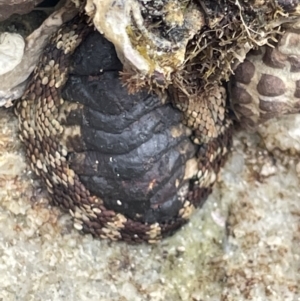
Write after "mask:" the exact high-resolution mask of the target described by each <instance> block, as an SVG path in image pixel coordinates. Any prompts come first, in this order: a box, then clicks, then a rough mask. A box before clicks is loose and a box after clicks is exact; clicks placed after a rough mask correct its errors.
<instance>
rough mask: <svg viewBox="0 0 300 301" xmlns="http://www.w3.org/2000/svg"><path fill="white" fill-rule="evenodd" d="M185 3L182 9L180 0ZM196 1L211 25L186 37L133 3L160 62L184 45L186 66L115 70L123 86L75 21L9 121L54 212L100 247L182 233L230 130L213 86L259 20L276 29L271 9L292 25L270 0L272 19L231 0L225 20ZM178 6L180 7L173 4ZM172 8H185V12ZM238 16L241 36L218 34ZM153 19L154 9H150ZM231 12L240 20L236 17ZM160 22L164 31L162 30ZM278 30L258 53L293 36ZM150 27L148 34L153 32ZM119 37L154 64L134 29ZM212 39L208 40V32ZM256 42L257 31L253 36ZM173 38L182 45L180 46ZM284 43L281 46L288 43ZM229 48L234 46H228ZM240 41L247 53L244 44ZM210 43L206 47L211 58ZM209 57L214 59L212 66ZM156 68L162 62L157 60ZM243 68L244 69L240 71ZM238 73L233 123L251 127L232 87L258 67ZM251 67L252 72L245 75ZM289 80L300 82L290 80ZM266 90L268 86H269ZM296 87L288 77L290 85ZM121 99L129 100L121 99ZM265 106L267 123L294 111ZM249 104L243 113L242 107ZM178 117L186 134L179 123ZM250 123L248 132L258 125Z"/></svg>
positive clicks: (107, 49)
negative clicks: (103, 242) (15, 119)
mask: <svg viewBox="0 0 300 301" xmlns="http://www.w3.org/2000/svg"><path fill="white" fill-rule="evenodd" d="M183 2H184V4H185V5H188V2H187V1H183ZM183 2H182V3H181V4H183ZM200 2H201V3H200V4H201V5H200V6H198V7H197V6H196V4H195V3H192V4H191V5H192V7H193V10H195V8H196V7H197V8H198V9H199V10H201V9H202V10H204V11H205V13H206V17H209V18H208V20H206V23H205V24H204V25H203V24H202V25H201V28H199V32H196V34H194V36H193V38H192V39H190V34H191V27H190V26H189V25H187V24H189V22H187V23H185V19H184V18H183V19H182V18H181V17H182V16H186V15H184V14H180V12H181V11H179V13H176V14H175V15H174V14H173V13H171V14H167V13H164V14H162V15H158V16H155V17H153V19H151V18H149V19H147V20H146V16H151V15H152V16H153V15H154V13H153V12H151V11H150V8H151V5H150V4H151V3H152V4H153V5H152V6H153V7H154V8H155V3H156V2H155V1H149V2H147V5H146V6H145V5H144V4H145V3H144V2H143V3H144V4H143V5H142V6H141V8H142V11H143V14H141V15H142V16H143V17H144V19H145V24H146V23H147V22H149V24H150V25H151V24H153V23H157V22H158V23H157V27H156V29H155V33H156V36H157V32H160V36H159V38H158V39H156V40H155V38H154V36H153V32H152V33H151V34H150V35H149V32H148V34H145V35H144V36H143V33H144V31H145V30H144V29H143V31H142V33H141V36H140V37H145V36H146V38H149V37H153V41H154V42H155V43H154V45H155V47H156V51H160V52H162V53H163V56H164V57H167V56H168V55H170V57H171V58H172V55H173V59H174V53H173V52H176V50H178V47H179V48H180V46H182V45H183V44H184V43H186V39H187V36H188V37H189V43H187V47H186V48H187V49H186V62H185V64H184V65H183V66H182V68H181V69H178V70H176V71H174V72H172V73H169V74H164V73H163V72H164V70H166V68H167V67H168V64H170V62H168V63H166V62H164V63H163V67H164V68H165V69H164V68H163V69H161V70H163V72H162V73H160V72H158V71H157V70H156V69H155V66H154V67H153V69H151V72H152V73H151V74H150V76H147V75H146V76H145V75H144V74H143V75H142V76H141V77H140V78H139V77H138V76H137V74H132V73H130V72H132V70H130V71H129V70H128V69H126V70H123V71H122V82H121V81H120V79H119V75H118V72H119V71H120V70H121V64H120V62H119V61H118V60H117V59H116V57H115V54H114V50H113V47H112V46H111V44H110V43H108V42H106V41H105V40H104V39H103V37H101V36H100V35H98V38H96V35H95V34H90V32H92V31H93V28H92V27H91V26H90V27H89V26H88V25H87V24H86V23H85V17H84V16H81V17H76V18H75V19H73V20H72V21H70V22H69V23H67V24H65V25H64V26H63V27H62V28H61V29H60V30H59V31H58V32H57V33H56V34H55V35H53V36H52V37H51V39H50V41H49V44H48V46H47V47H46V49H45V50H44V52H43V54H42V56H41V58H40V61H39V64H38V66H37V67H36V69H35V71H34V73H33V75H32V78H31V80H30V82H29V85H28V88H27V91H26V92H25V94H24V96H23V98H22V100H21V101H20V102H19V103H18V105H17V108H16V112H17V114H18V116H19V120H20V130H21V138H22V140H23V141H24V143H25V146H26V149H27V155H28V157H29V159H30V161H31V167H32V169H33V170H34V171H35V172H36V173H37V174H38V175H39V176H40V177H41V178H42V179H43V181H44V182H45V183H46V185H47V188H48V191H49V192H50V193H51V194H52V199H53V201H54V203H55V204H56V205H59V206H61V207H62V208H64V209H66V210H68V211H69V212H70V213H71V215H72V216H73V218H74V225H75V227H76V228H77V229H79V230H82V231H83V232H88V233H92V234H93V235H95V236H98V237H101V238H110V239H113V240H125V241H129V242H141V241H147V242H150V243H153V242H156V241H158V240H160V239H161V238H162V237H164V236H166V235H169V234H170V233H172V232H174V231H175V230H176V229H178V228H179V227H180V226H181V225H182V224H184V223H185V222H186V221H187V220H188V218H189V216H190V214H191V213H192V212H193V210H194V209H195V207H198V206H199V205H200V204H202V203H203V201H204V200H205V198H206V197H207V195H208V194H209V193H210V191H211V188H212V185H213V184H214V182H215V180H216V178H217V174H218V172H219V169H220V167H221V166H222V164H223V163H224V162H225V159H226V155H227V153H228V150H229V149H230V146H231V128H232V126H231V124H232V121H231V118H230V116H229V111H228V106H227V104H226V101H227V98H226V89H225V86H224V85H223V83H221V80H228V79H229V72H230V71H231V68H233V67H234V66H237V65H238V64H237V61H236V58H237V57H238V56H239V55H240V56H242V55H241V51H242V50H244V53H246V52H247V51H248V50H249V49H251V48H253V47H254V45H250V42H251V41H252V42H253V43H254V41H253V37H252V36H250V37H249V39H248V40H247V35H248V32H247V30H249V28H251V25H253V28H256V29H258V27H259V22H262V20H263V21H266V20H267V22H268V24H270V23H271V22H272V21H274V22H275V21H276V22H277V23H278V22H279V21H278V20H279V19H277V17H276V13H278V12H283V13H286V14H287V15H286V17H287V18H288V20H289V21H293V18H292V17H290V16H289V15H288V13H289V12H288V11H292V12H294V11H296V10H295V9H296V8H297V6H296V5H292V4H291V5H290V3H288V4H287V5H286V6H284V7H283V6H282V5H281V6H280V5H279V6H278V3H277V2H276V3H275V2H274V4H276V6H275V8H273V10H272V5H271V4H272V3H273V2H272V3H271V2H270V3H271V4H270V3H268V5H267V4H260V5H258V7H254V6H251V5H249V4H244V5H245V7H241V6H240V4H239V2H237V4H232V3H231V4H230V5H229V8H230V7H231V6H232V7H233V8H234V9H233V11H232V12H231V11H228V7H227V13H226V14H225V15H226V18H225V17H224V15H223V19H222V18H221V16H222V13H220V12H219V11H218V10H219V8H222V5H224V7H226V3H225V2H224V3H223V2H220V3H219V2H218V5H217V6H215V7H214V10H212V3H206V1H203V2H202V1H200ZM176 3H177V9H178V3H179V4H180V1H179V2H178V1H176ZM171 4H172V3H171V2H170V1H162V7H163V8H166V7H168V5H171ZM279 4H281V3H279ZM171 6H172V5H171ZM179 7H180V8H182V9H187V10H189V9H188V6H184V7H182V6H180V5H179ZM242 8H243V9H244V11H243V13H244V14H245V15H244V16H247V17H248V20H247V22H248V23H247V24H248V25H249V28H246V29H245V28H244V30H246V33H244V35H241V36H238V37H237V38H236V37H229V36H226V34H227V35H229V33H230V34H232V32H233V33H239V34H241V33H242V32H243V31H242V29H243V27H242V25H243V24H244V23H243V22H245V20H244V19H243V15H242V13H241V9H242ZM147 9H148V10H147ZM156 11H157V8H155V9H154V12H156ZM177 12H178V11H177ZM237 12H239V13H240V15H238V14H237V15H234V13H237ZM170 15H171V17H170ZM194 15H195V14H194ZM169 17H170V18H171V19H170V18H169ZM179 17H180V18H179ZM212 17H214V18H212ZM157 18H158V19H157ZM172 18H174V20H175V21H174V22H172V20H173V19H172ZM203 20H204V18H203ZM203 20H202V19H201V22H203ZM146 21H147V22H146ZM213 21H215V22H213ZM216 21H218V22H219V23H220V24H221V27H222V28H223V29H224V30H223V31H222V32H218V31H217V30H211V29H210V27H211V28H214V27H215V26H216V24H217V23H216ZM201 22H200V23H201ZM222 22H223V24H222ZM226 22H227V23H226ZM295 22H296V21H295V20H294V23H295ZM162 23H163V27H160V26H161V24H162ZM277 23H276V24H275V25H274V24H273V27H270V29H267V31H266V32H265V34H266V35H269V36H268V38H266V37H264V39H262V40H260V42H261V45H263V44H266V43H267V42H268V41H269V39H273V40H275V37H277V34H278V33H280V34H283V35H284V38H286V37H290V36H291V35H292V34H293V33H292V32H291V31H290V30H289V29H287V30H286V29H284V30H282V29H281V27H280V26H279V25H281V24H282V23H284V24H286V23H287V21H282V20H281V23H280V22H279V25H278V24H277ZM149 24H148V28H151V30H153V28H152V27H151V26H150V25H149ZM257 24H258V25H257ZM254 25H255V26H256V27H255V26H254ZM137 28H139V27H138V26H137ZM241 28H242V29H241ZM252 30H253V29H252ZM293 30H296V29H295V28H294V29H293ZM128 32H129V35H130V36H131V38H132V40H133V44H134V43H136V45H140V46H141V47H140V53H142V54H143V55H144V57H146V58H147V60H148V61H150V62H151V60H152V59H154V58H153V56H152V58H151V57H150V56H149V55H148V53H146V52H145V49H144V48H143V44H142V43H143V42H145V40H143V39H140V44H139V43H137V38H138V37H137V35H136V32H134V30H132V28H130V30H128ZM186 32H188V34H187V33H186ZM211 32H213V35H212V36H210V35H209V34H210V33H211ZM89 34H90V35H89ZM224 34H225V38H228V43H227V44H226V43H225V42H224V40H223V48H222V45H218V47H221V49H222V51H223V52H222V51H218V49H217V48H216V47H217V46H216V40H217V39H219V40H220V39H223V35H224ZM205 35H206V36H208V37H210V39H212V41H209V42H207V40H206V38H203V37H205ZM259 35H260V33H259V32H256V33H255V37H256V38H258V37H259ZM296 36H297V34H296ZM140 37H139V38H140ZM213 37H214V38H213ZM85 39H87V45H89V46H88V49H85V50H83V53H84V54H82V53H81V54H80V49H79V50H78V53H77V54H75V56H74V57H73V59H72V53H73V52H74V51H75V49H76V48H77V46H78V45H79V44H80V43H81V42H82V40H85ZM98 39H99V40H98ZM89 40H90V41H89ZM182 40H184V43H183V44H182V43H180V41H182ZM282 40H283V39H282ZM282 40H281V41H282ZM286 40H288V42H287V43H288V44H289V43H293V42H294V41H295V40H293V39H287V38H286ZM165 41H167V43H164V42H165ZM168 41H169V42H168ZM178 41H179V42H178ZM199 41H202V42H203V43H204V44H205V45H206V46H207V47H204V48H203V49H202V50H201V51H199V49H201V47H200V46H201V45H200V44H199V45H200V46H199V45H198V44H197V42H199ZM161 42H163V43H161ZM229 42H230V43H231V44H232V45H234V46H232V45H231V46H228V44H230V43H229ZM242 42H245V43H246V42H247V43H248V45H244V46H243V45H242V44H241V43H242ZM88 43H90V44H88ZM196 44H197V47H196V46H195V45H196ZM166 45H167V46H168V45H169V46H168V47H166ZM172 45H173V46H174V45H177V46H178V45H179V46H178V47H177V48H176V47H175V46H174V47H173V46H172ZM209 45H213V46H212V48H211V49H209ZM256 46H257V45H256ZM81 47H84V46H81ZM93 47H96V48H97V51H96V49H95V50H93ZM199 47H200V48H199ZM243 47H244V48H243ZM279 47H280V43H279V44H277V48H276V49H277V50H278V52H280V51H281V49H279ZM150 48H151V47H150ZM246 48H247V50H246ZM102 49H103V51H102ZM238 50H239V51H240V54H238V53H237V52H238ZM89 51H90V53H89ZM235 51H237V52H235ZM224 53H225V54H224ZM265 53H272V51H266V52H265ZM152 55H153V53H152ZM156 55H157V52H156ZM266 56H268V55H266ZM84 57H89V58H90V61H88V60H87V61H88V63H87V64H88V65H93V62H94V66H92V67H93V68H94V69H93V68H91V71H90V72H87V70H85V71H84V70H83V71H82V70H81V73H80V72H79V71H78V70H77V71H76V69H77V68H79V67H78V66H76V64H77V63H78V62H79V61H80V60H82V59H83V58H84ZM281 57H283V58H282V60H283V61H284V62H286V61H288V62H290V61H289V60H288V59H287V57H290V56H288V55H287V56H286V57H284V56H281ZM292 57H293V60H292V61H293V62H297V60H299V58H298V57H297V55H296V54H294V53H293V55H292ZM269 58H272V56H269ZM209 59H210V60H213V59H219V61H218V63H216V62H215V63H214V62H212V61H210V60H209ZM72 60H73V64H72V63H71V62H72ZM266 61H267V60H266V59H265V60H264V62H266ZM299 61H300V60H299ZM76 62H77V63H76ZM204 62H205V63H204ZM155 63H156V62H155ZM159 63H160V65H162V61H160V62H159ZM249 64H251V66H254V67H250V68H249ZM77 65H78V64H77ZM154 65H155V64H154ZM225 67H226V68H225ZM172 68H173V69H174V65H173V66H172ZM238 68H239V69H237V73H236V77H235V78H234V79H232V80H231V83H232V84H231V85H230V87H229V91H230V95H231V96H232V98H233V101H232V103H233V108H234V109H235V110H236V111H237V112H238V115H237V116H238V118H241V116H246V117H247V118H248V119H247V120H250V119H251V118H250V117H253V116H254V113H253V111H252V110H251V109H252V108H254V107H253V106H252V107H251V104H252V103H256V104H257V103H259V101H256V100H255V101H252V96H251V101H249V97H248V98H247V97H246V98H245V97H244V96H243V95H247V93H248V94H249V92H247V91H246V89H245V87H242V86H241V84H246V85H247V84H250V82H252V79H254V78H258V76H256V74H257V73H264V70H265V69H264V68H263V67H260V65H259V64H257V65H255V64H254V63H251V62H250V60H249V59H248V60H246V61H245V62H244V63H243V64H241V65H239V66H238ZM251 68H252V69H251ZM271 68H276V66H275V67H274V66H271ZM167 69H168V68H167ZM249 70H250V71H251V70H252V71H251V74H250V75H249ZM272 70H273V69H272ZM169 71H170V69H168V72H169ZM284 72H285V73H284V74H283V75H282V74H281V75H282V76H285V78H289V74H290V72H293V70H288V71H287V70H284ZM201 74H202V76H200V75H201ZM245 74H246V75H247V74H248V77H247V76H245ZM166 75H167V76H166ZM295 76H296V77H297V76H298V73H297V72H295ZM245 78H246V79H245ZM259 78H260V79H259V83H261V82H264V81H265V82H266V83H267V84H269V85H270V84H271V85H272V81H268V80H267V79H268V78H270V76H269V77H268V75H267V76H265V75H264V76H263V77H262V78H261V77H259ZM67 80H68V81H67ZM281 80H283V81H284V79H282V78H281ZM273 82H274V83H275V84H276V81H273ZM289 82H291V79H290V78H289ZM124 83H125V84H126V85H127V87H126V88H125V87H124ZM259 83H258V84H256V86H255V89H256V90H257V91H258V92H259V93H260V95H262V96H264V94H266V93H265V92H264V91H265V90H264V88H261V87H260V86H259ZM295 83H297V79H296V81H295V79H293V84H294V85H295ZM65 84H66V85H65ZM122 84H123V85H122ZM77 85H78V86H77ZM261 86H262V85H261ZM259 87H260V88H259ZM296 87H297V84H296ZM252 88H253V87H252ZM127 89H128V90H127ZM149 89H150V90H151V91H150V92H149ZM128 92H130V93H132V92H134V93H133V95H129V94H128ZM250 94H251V93H250ZM277 94H278V93H277ZM277 94H275V95H267V96H275V97H277V96H278V95H279V96H280V95H282V94H283V92H281V93H279V94H278V95H277ZM243 97H244V98H243ZM295 97H296V98H297V96H295ZM261 98H262V97H260V98H259V100H260V99H261ZM263 101H265V102H266V101H267V100H265V99H264V100H263ZM272 101H274V105H272V108H271V109H270V106H267V105H264V106H263V107H261V108H260V110H258V114H261V112H262V111H263V110H265V111H266V112H268V111H270V110H271V111H272V114H269V115H270V116H269V117H273V115H276V114H282V113H289V112H294V111H296V110H297V108H298V106H297V102H294V103H292V105H290V103H288V108H289V109H286V110H284V111H283V112H281V111H280V110H277V111H276V110H274V109H273V108H274V106H276V105H275V103H276V101H278V99H272ZM162 102H163V103H165V104H162ZM261 103H263V102H261ZM170 104H172V105H174V106H175V107H176V108H178V109H180V110H181V111H182V112H183V114H182V115H181V114H180V113H179V112H178V111H176V110H175V109H173V108H172V107H171V106H170ZM249 104H250V107H251V109H249V108H246V106H247V105H248V106H249ZM258 106H259V105H258ZM249 111H251V113H249ZM255 114H256V115H257V112H255ZM249 116H250V117H249ZM181 117H182V121H183V123H184V124H185V125H186V126H187V127H185V126H183V125H182V124H181V123H180V122H179V121H180V118H181ZM252 119H253V118H252ZM252 119H251V120H252ZM258 119H259V120H255V122H256V123H257V122H261V121H262V120H261V119H260V118H258ZM262 119H267V117H266V116H264V118H262ZM248 124H249V122H248ZM250 125H253V124H252V123H251V124H250ZM192 142H193V143H192Z"/></svg>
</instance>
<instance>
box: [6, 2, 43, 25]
mask: <svg viewBox="0 0 300 301" xmlns="http://www.w3.org/2000/svg"><path fill="white" fill-rule="evenodd" d="M40 2H42V0H0V21H3V20H5V19H7V18H9V17H10V16H11V15H12V14H21V15H24V14H27V13H29V12H30V11H32V9H33V8H34V7H35V6H36V5H37V4H39V3H40Z"/></svg>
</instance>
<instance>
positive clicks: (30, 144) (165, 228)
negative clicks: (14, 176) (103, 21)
mask: <svg viewBox="0 0 300 301" xmlns="http://www.w3.org/2000/svg"><path fill="white" fill-rule="evenodd" d="M83 19H84V18H81V17H76V18H75V19H74V20H72V21H71V22H69V23H67V24H65V25H64V26H63V27H62V28H61V29H59V31H58V32H57V33H56V34H54V35H53V36H52V37H51V39H50V41H49V44H48V46H47V47H46V49H45V50H44V52H43V54H42V56H41V58H40V61H39V63H38V65H37V67H36V69H35V70H34V72H33V74H32V77H31V79H30V81H29V84H28V88H27V91H26V92H25V94H24V96H23V97H22V99H21V101H20V102H18V104H17V107H16V113H17V115H18V117H19V121H20V132H21V139H22V140H23V142H24V144H25V146H26V151H27V156H28V158H29V160H30V162H31V167H32V169H33V170H34V171H35V172H36V174H37V175H38V176H40V178H41V179H42V180H43V181H44V182H45V184H46V185H47V188H48V191H49V193H50V194H51V195H52V200H53V202H54V204H56V205H58V206H60V207H62V208H63V209H65V210H68V211H69V212H70V213H71V215H72V217H73V219H74V226H75V228H77V229H78V230H82V231H83V232H85V233H91V234H93V235H94V236H97V237H100V238H109V239H112V240H124V241H128V242H142V241H145V242H149V243H153V242H157V241H159V240H160V239H161V238H163V237H165V236H166V235H169V234H171V233H173V232H174V231H175V230H176V229H178V228H179V227H180V226H181V225H183V224H184V223H185V222H186V221H187V220H188V218H189V216H190V214H191V213H192V212H193V210H194V208H195V207H198V206H199V205H201V204H202V203H203V200H205V198H206V197H207V195H208V194H209V193H210V191H211V188H212V185H213V183H214V182H215V180H216V177H217V174H218V171H219V169H220V166H221V165H222V164H223V163H224V161H225V157H226V153H227V151H228V149H229V148H230V145H231V129H230V124H231V123H230V121H229V120H228V118H227V115H226V112H225V109H220V110H219V111H220V112H222V113H221V115H220V116H221V117H220V118H219V117H218V116H213V115H214V114H212V115H210V117H209V118H214V117H216V118H217V119H216V120H215V121H216V123H217V124H218V127H219V128H218V132H217V135H215V132H214V133H213V134H211V137H212V138H211V139H210V140H209V141H206V143H202V144H200V145H199V146H192V145H191V144H190V145H191V146H190V149H191V150H190V151H186V149H187V147H186V146H184V147H183V149H182V150H184V149H185V151H184V152H185V155H186V157H187V158H186V160H187V161H186V163H185V168H186V169H187V170H188V169H190V170H196V174H190V175H189V176H190V177H191V178H190V179H186V178H185V179H183V178H181V180H180V179H179V180H180V181H181V182H179V184H178V183H177V180H176V181H173V182H174V183H173V182H172V183H173V184H172V185H173V186H175V188H176V187H177V186H178V185H179V186H178V187H179V188H180V187H181V185H183V186H184V185H185V187H186V188H188V189H178V193H177V196H176V197H175V198H174V197H171V198H170V199H167V200H163V202H161V201H158V202H156V203H154V204H151V203H150V205H149V204H148V206H150V207H149V208H146V210H145V212H149V211H153V212H154V213H155V212H156V211H157V212H163V210H164V206H165V207H166V208H173V209H172V210H173V211H172V210H170V213H169V212H168V211H166V212H165V213H163V214H152V215H151V217H150V218H149V217H147V216H141V214H137V215H138V216H136V214H135V212H130V213H129V214H126V210H125V207H122V206H120V211H119V212H117V211H116V207H117V205H118V204H120V203H121V204H122V201H120V202H118V200H113V202H111V203H109V202H108V201H107V200H105V196H103V198H101V196H100V195H99V193H98V190H97V189H94V191H93V192H94V193H95V194H93V193H92V192H91V191H89V190H88V188H87V186H86V185H85V184H84V182H85V183H88V182H89V179H88V178H87V179H86V181H85V180H84V176H82V175H80V172H81V171H82V170H83V169H85V168H84V167H86V166H87V165H88V164H89V160H90V159H91V158H93V156H92V155H91V153H89V149H88V148H87V149H85V148H86V147H87V143H86V142H87V140H84V135H83V126H82V124H83V119H84V118H83V119H81V120H80V117H79V113H80V112H82V111H83V110H85V112H87V110H88V109H87V107H86V106H84V105H83V104H80V103H76V102H69V101H67V100H65V99H63V98H62V89H63V87H64V85H65V84H66V81H67V79H68V74H69V68H70V59H71V55H72V53H73V52H74V51H75V49H76V47H77V46H78V45H79V44H80V43H81V41H82V40H84V39H85V38H86V36H87V35H88V34H89V33H90V32H92V31H93V28H92V27H89V26H87V25H86V23H85V21H84V20H83ZM103 76H104V77H105V75H103ZM103 76H101V77H102V79H103ZM113 77H115V75H113ZM91 80H93V79H91ZM94 80H97V77H96V78H94ZM119 84H120V83H119ZM64 93H65V94H64V96H68V91H67V89H66V92H64ZM141 93H142V94H141V96H140V95H133V96H131V97H135V98H136V99H137V98H138V97H140V98H141V99H140V101H141V102H143V101H144V100H143V97H144V99H145V93H144V96H142V95H143V92H141ZM69 96H71V95H70V93H69ZM126 96H127V97H129V96H128V95H126ZM147 97H148V96H147ZM149 97H150V96H149ZM151 97H154V99H155V98H156V96H154V95H152V96H151ZM75 101H76V100H75ZM154 101H155V100H154ZM175 103H176V101H175ZM216 103H218V104H219V102H218V100H217V101H216ZM220 105H221V106H222V107H224V105H225V103H224V102H222V101H221V103H220ZM90 108H92V106H90ZM159 110H162V112H163V110H166V109H164V108H162V109H159ZM194 111H195V112H196V113H198V111H197V106H195V107H194ZM89 112H90V120H89V121H90V122H92V120H93V110H91V109H90V110H89ZM153 114H154V113H153ZM174 114H175V113H174ZM186 114H188V115H189V110H187V111H186ZM199 114H202V115H203V114H205V113H204V112H202V111H201V110H199ZM162 115H163V114H159V115H157V116H160V117H161V118H162V117H163V116H162ZM175 115H176V114H175ZM153 116H154V115H153ZM153 116H152V117H153ZM212 116H213V117H212ZM156 118H157V117H156ZM84 121H85V122H86V119H84ZM194 123H195V122H194ZM187 124H189V122H187ZM200 126H203V125H202V123H201V121H200V125H197V126H196V127H193V129H197V128H199V127H200ZM204 127H205V124H204ZM179 128H181V129H182V133H184V132H186V130H184V128H183V127H182V126H179ZM119 130H120V131H121V129H120V128H119ZM210 130H211V125H210V126H208V127H207V131H208V132H209V131H210ZM182 133H181V135H183V134H182ZM194 135H196V136H195V137H194V140H197V131H195V133H194ZM175 136H176V135H175ZM86 137H87V138H88V135H86ZM91 137H92V135H91ZM198 139H199V140H201V139H202V137H199V138H198ZM93 142H94V141H92V140H90V146H91V145H92V144H93ZM185 144H186V145H188V144H189V142H187V143H185ZM170 145H172V144H170ZM90 146H89V147H90ZM76 147H78V148H81V151H82V150H84V151H87V152H86V153H85V154H84V155H82V154H79V155H78V154H77V153H76V152H77V151H78V149H77V150H76ZM95 147H97V145H96V146H95ZM98 147H100V146H98ZM170 148H172V147H171V146H170ZM193 149H194V150H193ZM195 152H196V155H195V156H194V157H193V158H191V156H192V155H194V153H195ZM100 158H101V157H100ZM102 158H103V157H102ZM96 161H97V160H95V163H96ZM98 163H99V162H98ZM72 166H73V168H72ZM100 166H101V164H100ZM102 167H103V169H105V164H103V165H102ZM88 172H90V173H91V174H92V175H93V176H95V174H96V175H97V174H98V173H99V172H100V173H101V170H98V169H97V168H96V169H95V170H93V168H91V169H90V170H87V173H88ZM153 180H156V179H153ZM187 180H188V185H186V184H184V182H182V181H185V182H187ZM129 182H130V181H129ZM180 183H181V184H180ZM182 183H183V184H182ZM173 188H174V187H173ZM162 189H163V187H162ZM162 195H163V194H162ZM174 200H175V201H174ZM164 202H165V203H164ZM168 202H169V203H170V204H168ZM178 202H179V206H178ZM174 204H177V205H176V206H174ZM128 206H129V207H130V204H129V205H128ZM172 206H173V207H172ZM133 208H134V206H133ZM174 208H175V209H176V210H175V212H174ZM127 213H128V210H127ZM138 213H140V212H138Z"/></svg>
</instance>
